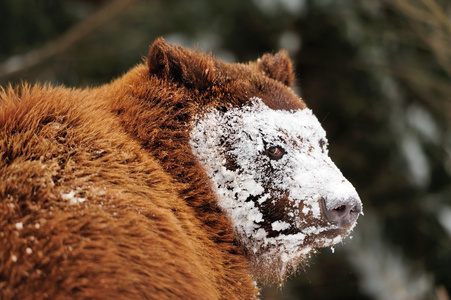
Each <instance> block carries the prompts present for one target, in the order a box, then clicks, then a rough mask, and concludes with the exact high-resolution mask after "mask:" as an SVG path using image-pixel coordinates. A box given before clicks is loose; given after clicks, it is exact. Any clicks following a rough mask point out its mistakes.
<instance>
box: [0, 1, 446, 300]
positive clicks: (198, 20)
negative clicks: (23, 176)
mask: <svg viewBox="0 0 451 300" xmlns="http://www.w3.org/2000/svg"><path fill="white" fill-rule="evenodd" d="M450 20H451V2H450V1H449V0H380V1H379V0H377V1H376V0H375V1H358V0H341V1H340V0H336V1H333V0H316V1H313V0H310V1H309V0H227V1H219V0H217V1H207V0H191V1H188V0H185V1H183V0H164V1H163V0H148V1H144V0H115V1H105V0H45V1H40V0H1V1H0V84H1V85H5V84H7V83H8V82H11V83H13V84H17V83H19V82H20V81H21V80H26V81H31V82H44V81H49V82H51V83H52V84H64V85H68V86H77V87H85V86H93V85H98V84H101V83H106V82H108V81H110V80H111V79H113V78H115V77H118V76H120V75H121V74H122V73H124V72H126V71H127V70H128V69H130V68H131V67H133V66H134V65H136V64H137V63H139V62H141V61H142V58H143V57H144V56H146V54H147V51H148V47H149V45H150V44H151V43H152V41H153V40H154V39H155V38H156V37H159V36H164V37H165V38H166V39H167V40H168V41H170V42H173V43H178V44H181V45H183V46H187V47H190V48H195V47H196V46H198V47H199V48H200V49H203V50H205V51H206V52H210V51H211V52H212V53H213V54H214V55H215V56H217V57H219V58H220V59H223V60H226V61H228V62H238V61H240V62H241V61H247V60H254V59H257V58H258V57H259V56H261V55H262V54H263V53H265V52H275V51H277V50H278V49H280V48H284V49H286V50H288V51H289V53H290V55H291V57H292V59H293V61H294V64H295V69H296V74H297V82H296V91H297V93H299V94H300V95H301V96H302V97H303V99H304V100H305V101H306V102H307V104H308V105H309V106H310V108H312V110H313V111H314V113H315V114H316V116H317V117H318V119H319V120H320V121H321V123H322V124H323V126H324V128H325V129H326V131H327V133H328V138H329V143H330V146H329V149H330V152H329V153H330V155H331V157H332V159H333V160H334V161H335V162H336V164H337V165H338V167H339V168H340V169H341V170H342V172H343V173H344V175H345V176H346V177H347V178H348V179H349V180H350V181H351V182H352V183H353V184H354V185H355V187H356V189H357V191H358V192H359V194H360V196H361V198H362V201H363V203H364V212H365V215H364V216H362V217H361V218H360V219H359V224H358V226H357V228H356V229H355V230H354V232H353V233H352V238H347V239H346V240H345V241H344V242H343V243H341V244H339V245H336V246H335V247H334V248H333V249H331V248H327V249H322V250H321V252H320V253H319V254H318V255H315V256H314V258H313V259H312V260H311V261H310V265H309V266H307V267H306V268H305V270H300V271H299V272H298V274H297V275H296V276H294V277H292V278H291V279H290V280H289V281H288V282H287V284H286V285H285V286H284V287H283V288H282V289H281V288H279V287H277V286H269V287H264V289H263V291H262V299H267V300H269V299H284V300H287V299H439V300H446V299H450V295H451V129H450V125H451V99H450V98H451V80H450V79H451V21H450Z"/></svg>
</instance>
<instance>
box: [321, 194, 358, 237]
mask: <svg viewBox="0 0 451 300" xmlns="http://www.w3.org/2000/svg"><path fill="white" fill-rule="evenodd" d="M326 201H327V200H326V199H325V198H322V199H321V206H322V211H323V215H324V217H325V218H326V219H327V220H328V221H329V222H330V223H332V224H335V225H337V226H338V227H339V228H343V229H344V228H347V227H349V226H350V225H351V224H353V223H354V222H355V221H356V220H357V218H358V216H359V214H360V212H361V211H362V209H361V206H360V204H359V203H358V202H357V201H358V200H357V199H354V198H351V199H348V200H343V201H340V203H338V204H337V205H335V206H334V207H332V208H327V205H326Z"/></svg>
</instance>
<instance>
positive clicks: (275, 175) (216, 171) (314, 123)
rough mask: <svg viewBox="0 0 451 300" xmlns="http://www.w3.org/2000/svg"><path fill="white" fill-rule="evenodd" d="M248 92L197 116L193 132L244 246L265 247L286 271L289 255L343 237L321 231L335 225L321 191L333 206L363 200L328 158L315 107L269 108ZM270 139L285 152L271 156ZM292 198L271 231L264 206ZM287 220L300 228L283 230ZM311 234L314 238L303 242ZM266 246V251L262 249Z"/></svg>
mask: <svg viewBox="0 0 451 300" xmlns="http://www.w3.org/2000/svg"><path fill="white" fill-rule="evenodd" d="M250 100H251V105H249V106H244V107H240V108H232V109H230V110H228V111H226V112H220V111H217V110H210V111H208V112H207V113H205V114H204V115H201V116H198V118H197V119H196V120H195V123H194V129H193V131H192V133H191V146H192V151H193V153H194V154H195V155H196V156H197V158H198V159H199V161H200V162H201V163H202V165H203V166H204V167H205V169H206V172H207V174H208V176H209V177H210V179H211V181H212V183H213V188H214V190H215V192H216V194H217V196H218V201H219V205H220V207H221V208H222V209H223V210H224V211H225V212H226V213H227V214H228V215H229V217H230V218H231V220H232V222H233V224H234V227H235V231H236V233H237V235H238V237H240V240H241V243H242V244H243V246H244V247H245V248H247V249H248V252H249V253H256V255H263V256H264V255H266V257H260V258H259V259H258V260H259V263H261V262H262V261H263V263H268V264H271V261H273V260H277V261H279V262H282V267H281V268H282V271H281V272H285V270H286V269H287V268H289V267H290V266H289V264H290V261H296V260H298V261H299V257H300V256H305V255H308V253H309V252H310V251H311V250H312V249H313V248H315V247H317V246H321V247H328V246H331V245H333V244H335V243H337V242H339V241H341V240H342V238H343V236H341V235H337V236H335V237H330V238H325V237H322V236H321V234H322V233H323V232H325V231H328V230H331V229H335V228H336V227H334V225H331V224H327V225H325V224H326V223H327V222H325V221H324V220H323V219H322V216H321V215H322V213H321V205H320V203H321V199H322V198H324V199H326V207H327V208H328V209H333V208H334V207H336V205H338V204H339V203H342V202H341V201H344V200H346V199H355V201H357V202H358V203H360V200H359V197H358V194H357V192H356V191H355V189H354V187H353V186H352V185H351V184H350V183H349V182H348V181H347V180H346V178H344V176H343V175H342V173H341V172H340V170H339V169H338V168H337V167H336V166H335V164H334V163H333V162H332V160H331V159H330V158H329V156H328V150H327V139H326V133H325V131H324V129H323V128H322V127H321V124H320V123H319V122H318V120H317V118H316V117H315V116H314V115H313V114H312V112H311V110H309V109H302V110H296V111H284V110H272V109H270V108H269V107H268V106H266V105H265V104H264V103H263V101H262V100H261V99H259V98H255V97H254V98H251V99H250ZM271 147H281V148H282V149H283V151H284V153H285V154H284V155H283V157H282V158H281V159H278V160H275V159H271V158H270V157H269V155H268V149H270V148H271ZM230 162H233V163H232V164H230ZM287 200H288V204H284V205H285V206H287V205H288V207H286V208H285V215H284V216H283V218H284V219H283V220H274V219H270V220H272V222H271V224H270V228H271V229H272V230H273V231H275V232H277V233H276V234H274V233H273V234H272V235H269V232H267V231H266V230H265V229H264V228H263V227H262V224H263V223H265V222H266V220H268V218H269V217H270V216H265V215H264V214H263V212H262V210H261V209H260V207H261V206H262V205H268V203H269V204H271V205H277V204H278V202H279V201H285V202H286V201H287ZM268 201H269V202H268ZM285 202H283V203H285ZM360 205H361V203H360ZM267 211H268V210H267ZM306 220H309V224H306V222H307V221H306ZM315 220H316V221H315ZM320 224H322V225H320ZM265 228H267V227H265ZM289 228H290V229H291V228H295V229H297V230H295V231H293V232H295V233H293V234H283V233H282V231H283V230H286V229H289ZM351 229H352V228H351ZM277 234H278V235H277ZM308 236H310V237H313V240H314V242H313V243H314V244H312V245H310V244H309V245H307V244H306V242H305V240H306V237H308ZM262 249H265V250H264V251H266V254H264V253H260V252H262ZM281 276H282V275H281Z"/></svg>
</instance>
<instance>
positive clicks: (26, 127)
mask: <svg viewBox="0 0 451 300" xmlns="http://www.w3.org/2000/svg"><path fill="white" fill-rule="evenodd" d="M293 80H294V77H293V74H292V68H291V63H290V61H289V59H288V56H287V54H286V53H285V52H279V53H278V54H276V55H265V56H263V57H262V58H261V59H260V60H259V61H257V62H253V63H249V64H246V65H245V64H233V65H229V64H225V63H222V62H220V61H218V60H215V59H213V58H212V57H211V56H209V55H204V54H198V53H195V52H191V51H188V50H186V49H183V48H180V47H177V46H171V45H168V44H167V43H166V42H165V41H164V40H162V39H159V40H157V41H156V42H155V43H154V44H153V46H152V47H151V49H150V52H149V58H148V61H147V64H142V65H138V66H137V67H135V68H134V69H132V70H131V71H130V72H128V73H127V74H125V75H124V76H123V77H121V78H119V79H117V80H115V81H113V82H112V83H110V84H107V85H104V86H101V87H98V88H92V89H85V90H79V89H68V88H63V87H50V86H41V85H36V86H33V87H31V86H29V85H23V86H21V87H19V88H12V87H9V88H7V89H6V90H3V91H2V92H1V94H0V97H1V98H0V201H1V202H0V245H1V246H0V298H1V299H43V298H52V299H66V298H74V299H83V298H89V299H140V298H143V299H251V298H252V297H254V296H255V295H256V294H257V289H256V287H255V286H254V283H253V279H252V278H251V275H250V274H249V265H248V262H247V260H246V258H245V256H244V254H243V250H242V249H241V248H240V247H239V246H238V245H236V242H235V236H234V232H233V229H232V226H231V224H230V221H229V220H228V218H227V217H226V216H225V215H224V213H223V212H221V211H220V210H219V208H218V207H217V205H216V199H215V196H214V195H213V193H212V191H211V189H210V186H209V181H208V178H207V177H206V175H205V174H204V172H203V170H202V168H201V167H200V165H199V164H198V163H197V162H196V159H195V158H194V156H193V155H192V154H191V151H190V148H189V143H188V140H189V133H190V130H191V126H192V124H191V121H192V119H193V117H194V116H196V115H198V114H201V113H202V112H203V111H205V110H206V109H207V108H209V107H216V108H218V109H227V107H230V106H240V105H243V104H245V103H246V101H247V100H248V95H252V96H258V97H261V98H262V99H263V100H264V101H265V103H266V104H267V105H268V106H270V107H271V108H273V109H296V108H303V107H305V104H304V103H303V102H302V101H301V100H300V99H299V98H297V97H296V96H295V95H294V93H293V92H292V91H291V89H289V88H287V87H286V86H287V85H288V86H289V85H291V84H292V83H293ZM71 198H72V199H73V200H74V199H75V200H77V199H78V198H80V199H79V200H81V201H80V202H79V203H74V204H70V199H71ZM83 199H84V200H85V201H84V202H82V201H83ZM75 202H77V201H75ZM22 227H23V228H22Z"/></svg>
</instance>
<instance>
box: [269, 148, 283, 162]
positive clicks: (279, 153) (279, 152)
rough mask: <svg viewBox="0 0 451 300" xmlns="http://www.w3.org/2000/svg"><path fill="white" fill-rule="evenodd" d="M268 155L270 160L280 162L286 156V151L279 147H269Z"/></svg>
mask: <svg viewBox="0 0 451 300" xmlns="http://www.w3.org/2000/svg"><path fill="white" fill-rule="evenodd" d="M266 154H267V155H268V156H269V158H270V159H273V160H279V159H281V158H282V157H283V156H284V154H285V150H283V148H282V147H279V146H275V147H269V148H268V149H267V150H266Z"/></svg>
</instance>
